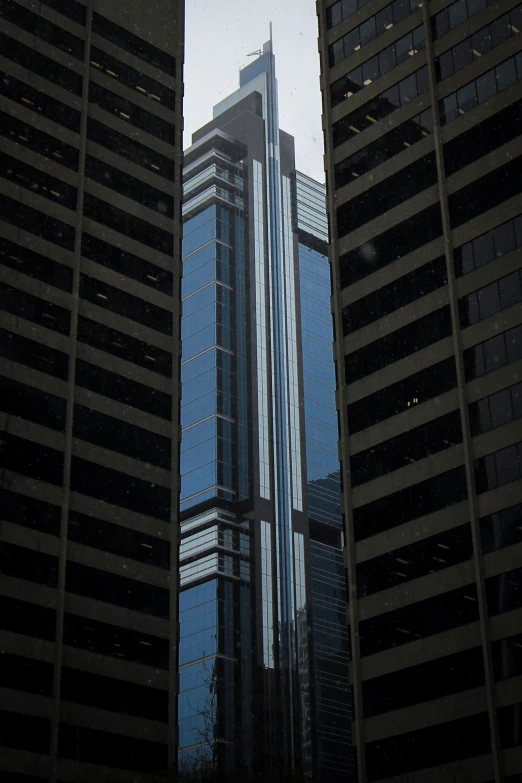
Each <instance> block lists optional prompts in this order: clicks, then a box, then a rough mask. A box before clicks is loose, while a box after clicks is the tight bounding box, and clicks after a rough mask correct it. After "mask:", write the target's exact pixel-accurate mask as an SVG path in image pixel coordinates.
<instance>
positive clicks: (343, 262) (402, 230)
mask: <svg viewBox="0 0 522 783" xmlns="http://www.w3.org/2000/svg"><path fill="white" fill-rule="evenodd" d="M441 235H442V219H441V214H440V204H439V203H437V204H434V205H433V206H432V207H428V209H425V210H423V211H422V212H418V213H417V214H416V215H413V217H411V218H408V219H407V220H404V221H402V223H399V224H398V225H396V226H393V228H389V229H388V230H387V231H383V232H382V234H379V235H378V236H375V237H373V238H372V239H371V240H369V241H367V242H364V243H363V244H362V245H359V247H356V248H354V249H353V250H350V251H349V252H348V253H345V254H344V255H342V256H340V258H339V266H340V275H341V287H342V288H345V287H346V286H348V285H351V284H352V283H355V282H357V281H358V280H362V279H363V278H364V277H366V276H367V275H371V274H373V272H376V271H377V270H378V269H382V268H383V267H385V266H387V265H388V264H391V263H392V262H393V261H396V260H397V259H399V258H401V257H402V256H405V255H407V254H408V253H411V252H413V251H414V250H417V249H418V248H419V247H422V245H425V244H427V243H428V242H431V241H432V240H434V239H436V238H437V237H439V236H441Z"/></svg>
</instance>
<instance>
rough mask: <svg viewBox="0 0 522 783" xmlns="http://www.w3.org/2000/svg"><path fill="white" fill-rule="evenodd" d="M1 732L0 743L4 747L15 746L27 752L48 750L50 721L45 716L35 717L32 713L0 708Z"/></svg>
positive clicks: (44, 751)
mask: <svg viewBox="0 0 522 783" xmlns="http://www.w3.org/2000/svg"><path fill="white" fill-rule="evenodd" d="M0 722H1V724H2V733H1V735H0V745H2V747H4V748H15V749H16V750H22V751H26V752H28V753H42V754H45V755H47V754H48V753H49V751H50V742H51V721H50V720H46V719H45V718H35V717H34V716H33V715H22V714H21V713H19V712H7V711H6V710H0Z"/></svg>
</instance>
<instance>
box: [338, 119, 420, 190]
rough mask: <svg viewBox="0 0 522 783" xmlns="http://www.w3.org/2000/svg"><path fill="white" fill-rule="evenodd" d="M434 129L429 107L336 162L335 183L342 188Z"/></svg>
mask: <svg viewBox="0 0 522 783" xmlns="http://www.w3.org/2000/svg"><path fill="white" fill-rule="evenodd" d="M430 133H433V118H432V113H431V109H426V111H423V112H422V113H421V114H417V116H416V117H412V119H411V120H407V122H404V123H403V124H402V125H399V126H398V127H397V128H393V130H391V131H388V133H386V134H385V135H384V136H381V137H380V138H378V139H376V141H373V142H371V143H370V144H368V145H367V146H366V147H363V149H361V150H359V152H356V153H355V154H354V155H350V156H349V157H348V158H346V159H345V160H342V161H341V162H340V163H337V164H336V165H335V168H334V171H335V187H336V188H342V187H343V186H344V185H347V184H348V183H349V182H353V180H354V179H355V178H357V177H360V176H362V175H363V174H366V172H368V171H372V170H373V169H374V168H376V167H377V166H380V165H381V164H382V163H384V162H385V161H387V160H390V158H393V157H394V156H395V155H398V154H399V153H400V152H402V151H403V150H405V149H407V148H408V147H411V146H412V145H413V144H415V143H416V142H417V141H420V140H421V139H423V138H425V137H426V136H429V134H430Z"/></svg>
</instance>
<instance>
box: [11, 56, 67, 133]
mask: <svg viewBox="0 0 522 783" xmlns="http://www.w3.org/2000/svg"><path fill="white" fill-rule="evenodd" d="M0 94H1V95H3V96H4V98H9V100H11V101H15V102H16V103H19V104H20V105H21V106H23V107H24V108H26V109H30V110H31V111H34V112H35V113H36V114H40V115H42V117H47V119H49V120H52V121H53V122H56V123H58V125H63V127H64V128H68V129H69V130H72V131H74V132H75V133H79V132H80V117H81V115H80V112H79V111H78V110H77V109H73V108H72V106H67V104H65V103H62V101H59V100H57V99H56V98H53V97H51V96H50V95H49V94H48V93H47V92H44V91H42V90H37V89H36V88H35V87H30V86H29V85H28V84H25V82H21V81H20V80H19V79H15V77H14V76H11V75H10V74H8V73H6V72H5V71H0Z"/></svg>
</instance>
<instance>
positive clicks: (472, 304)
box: [459, 269, 522, 328]
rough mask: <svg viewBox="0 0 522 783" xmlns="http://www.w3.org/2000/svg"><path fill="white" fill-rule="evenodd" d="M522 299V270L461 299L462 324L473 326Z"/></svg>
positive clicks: (463, 325) (463, 326)
mask: <svg viewBox="0 0 522 783" xmlns="http://www.w3.org/2000/svg"><path fill="white" fill-rule="evenodd" d="M521 301H522V271H521V270H520V269H517V270H516V271H515V272H512V273H511V274H510V275H506V276H505V277H501V278H500V280H495V281H494V282H493V283H490V284H489V285H486V286H484V287H483V288H479V289H478V291H473V292H472V293H471V294H468V295H467V296H464V297H462V299H459V314H460V325H461V326H462V328H465V327H466V326H471V325H472V324H476V323H478V322H479V321H483V320H484V319H485V318H489V317H490V316H492V315H495V314H496V313H500V312H501V311H502V310H506V309H507V308H508V307H512V306H513V305H515V304H517V303H518V302H521Z"/></svg>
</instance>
